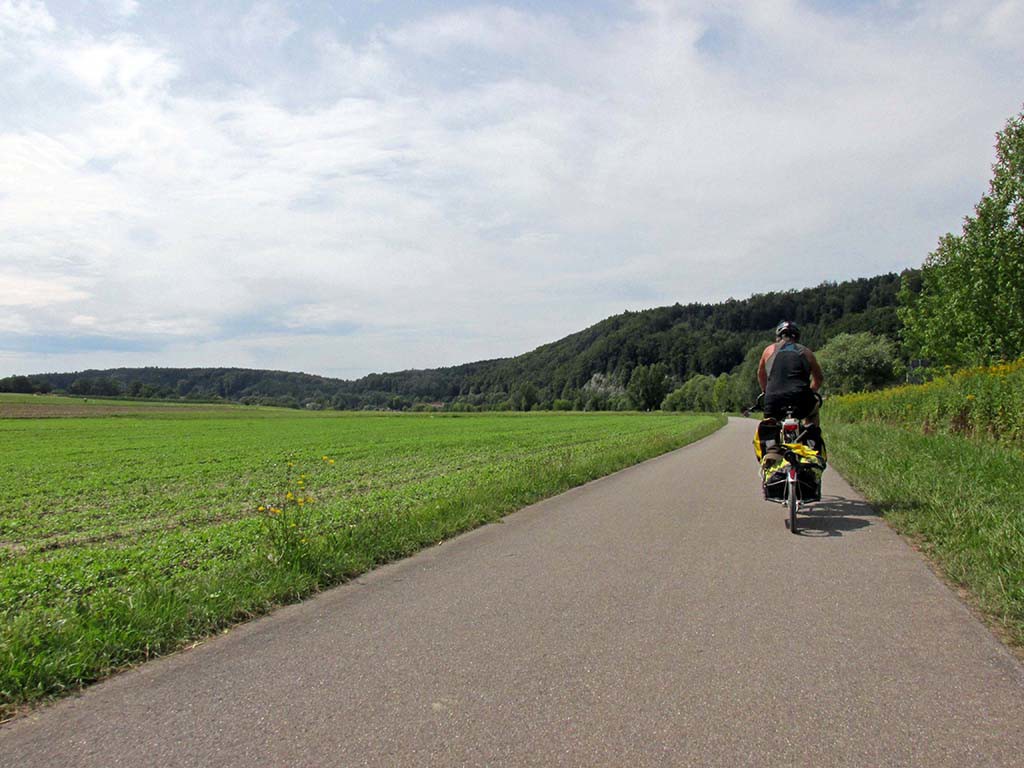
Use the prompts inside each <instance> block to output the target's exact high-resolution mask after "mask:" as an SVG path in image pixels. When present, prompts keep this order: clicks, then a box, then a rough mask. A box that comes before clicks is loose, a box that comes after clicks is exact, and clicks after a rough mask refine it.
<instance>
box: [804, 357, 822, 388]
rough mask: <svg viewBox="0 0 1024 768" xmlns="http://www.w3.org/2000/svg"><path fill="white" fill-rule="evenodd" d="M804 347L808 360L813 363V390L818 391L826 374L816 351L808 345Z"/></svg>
mask: <svg viewBox="0 0 1024 768" xmlns="http://www.w3.org/2000/svg"><path fill="white" fill-rule="evenodd" d="M804 349H805V352H806V353H807V362H809V363H810V364H811V390H812V391H814V392H817V391H818V390H819V389H821V385H822V384H823V383H824V382H825V374H824V372H823V371H822V370H821V365H820V364H819V363H818V358H816V357H815V356H814V353H813V352H811V350H809V349H807V348H806V347H805V348H804Z"/></svg>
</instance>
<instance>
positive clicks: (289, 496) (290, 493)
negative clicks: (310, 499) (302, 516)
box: [284, 491, 295, 499]
mask: <svg viewBox="0 0 1024 768" xmlns="http://www.w3.org/2000/svg"><path fill="white" fill-rule="evenodd" d="M284 497H285V498H286V499H294V498H295V496H294V494H292V492H291V491H288V493H286V494H285V496H284Z"/></svg>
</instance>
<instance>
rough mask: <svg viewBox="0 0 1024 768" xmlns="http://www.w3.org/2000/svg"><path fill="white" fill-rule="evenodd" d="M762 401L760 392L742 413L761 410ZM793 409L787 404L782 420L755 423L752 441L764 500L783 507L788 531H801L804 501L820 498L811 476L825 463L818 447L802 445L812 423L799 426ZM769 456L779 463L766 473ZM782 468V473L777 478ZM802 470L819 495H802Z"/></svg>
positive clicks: (818, 486) (806, 482)
mask: <svg viewBox="0 0 1024 768" xmlns="http://www.w3.org/2000/svg"><path fill="white" fill-rule="evenodd" d="M815 396H816V397H817V398H818V404H819V406H820V404H821V402H822V399H821V396H820V395H818V394H817V393H815ZM763 400H764V393H761V395H759V396H758V399H757V401H756V402H755V404H754V405H753V406H751V407H749V408H744V409H743V415H744V416H749V415H750V412H751V411H753V410H755V409H760V406H761V405H762V403H763ZM794 410H795V409H794V407H793V406H787V408H786V415H785V417H784V418H783V419H782V421H781V422H779V421H778V420H776V419H773V418H766V419H764V420H763V421H762V422H761V423H760V424H759V425H758V429H757V433H756V435H755V437H754V443H755V452H756V454H757V456H758V461H759V474H760V477H761V488H762V491H763V493H764V498H765V500H766V501H774V502H777V503H779V504H782V505H783V506H784V507H786V509H787V511H788V514H789V519H788V527H789V532H790V533H794V534H796V533H799V530H800V529H799V527H798V523H797V515H798V513H799V512H800V510H801V509H802V508H803V506H804V504H805V503H812V502H814V501H817V500H818V499H819V498H820V478H819V477H817V476H813V473H814V472H815V470H824V469H825V463H824V459H823V457H822V454H820V453H819V451H818V450H815V449H814V448H812V447H810V446H808V445H806V444H805V442H804V441H805V439H806V436H807V434H808V433H809V432H810V431H811V429H812V426H811V425H802V424H801V422H800V420H799V419H798V418H797V417H796V415H795V413H794ZM801 427H803V429H801ZM814 429H816V427H814ZM772 436H774V439H773V437H772ZM770 455H774V456H776V457H777V460H778V461H779V463H778V464H777V465H776V466H775V468H774V469H773V470H772V471H771V473H770V474H769V471H768V470H767V468H766V466H765V464H766V462H765V459H767V458H768V457H769V456H770ZM783 469H784V470H785V475H784V476H782V477H779V473H780V471H782V470H783ZM802 469H803V470H805V472H809V473H812V475H811V476H807V475H805V477H804V485H809V484H810V485H812V491H813V490H814V487H817V488H818V489H819V492H818V494H817V497H818V498H805V494H804V492H803V489H802V487H801V470H802ZM780 486H781V488H780Z"/></svg>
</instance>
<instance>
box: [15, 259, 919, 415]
mask: <svg viewBox="0 0 1024 768" xmlns="http://www.w3.org/2000/svg"><path fill="white" fill-rule="evenodd" d="M900 280H901V278H900V276H899V275H896V274H887V275H881V276H878V277H873V278H863V279H859V280H851V281H847V282H842V283H824V284H822V285H819V286H817V287H814V288H807V289H803V290H797V291H787V292H775V293H765V294H758V295H755V296H752V297H750V298H748V299H743V300H733V299H731V300H729V301H726V302H722V303H719V304H688V305H685V306H683V305H680V304H675V305H673V306H669V307H658V308H655V309H648V310H643V311H639V312H624V313H623V314H621V315H615V316H613V317H609V318H608V319H606V320H602V321H601V322H599V323H597V324H596V325H593V326H591V327H589V328H587V329H585V330H583V331H580V332H578V333H574V334H572V335H570V336H567V337H565V338H563V339H560V340H559V341H555V342H552V343H551V344H546V345H544V346H542V347H539V348H537V349H535V350H534V351H532V352H527V353H526V354H523V355H519V356H518V357H513V358H506V359H498V360H488V361H482V362H476V363H468V364H465V365H460V366H455V367H451V368H438V369H432V370H410V371H400V372H397V373H384V374H370V375H369V376H366V377H364V378H362V379H358V380H355V381H343V380H340V379H330V378H326V377H322V376H313V375H309V374H304V373H288V372H283V371H265V370H249V369H239V368H116V369H109V370H90V371H80V372H76V373H49V374H39V375H35V376H29V377H23V376H17V377H9V378H7V379H2V380H0V391H4V390H6V391H51V390H61V391H66V392H69V393H73V394H83V395H97V396H99V395H127V396H135V397H187V398H203V399H206V398H224V399H228V400H235V401H240V402H246V403H273V404H280V405H290V406H308V407H325V408H332V407H333V408H361V407H390V408H409V407H413V406H415V405H417V404H424V403H445V404H447V405H449V406H450V407H463V408H477V407H483V408H496V407H498V408H500V407H519V408H529V407H531V406H532V405H537V406H541V407H551V406H552V405H556V407H577V408H578V407H585V406H587V405H588V404H589V406H590V407H601V406H602V405H604V406H605V407H607V403H608V400H609V397H611V398H612V399H614V397H615V394H616V393H621V392H622V391H623V388H624V387H625V385H626V384H627V383H628V381H629V379H630V376H631V374H632V373H633V371H634V369H635V368H637V367H638V366H649V365H653V364H656V363H662V364H664V365H665V366H666V367H667V369H668V373H669V375H670V376H671V377H672V378H673V379H674V380H675V381H676V382H677V383H680V384H681V383H683V382H685V381H686V380H687V379H690V378H691V377H693V376H695V375H698V374H704V375H710V376H717V375H719V374H722V373H729V372H731V371H734V370H735V369H737V368H738V367H739V366H741V365H743V364H744V360H745V359H746V360H747V367H749V364H750V360H749V359H750V357H751V355H752V354H753V352H752V350H754V349H755V348H760V347H763V345H764V344H765V343H767V342H768V341H769V340H770V339H771V337H772V330H773V329H774V327H775V325H776V323H777V322H778V321H779V320H781V319H784V318H785V319H790V320H795V321H796V322H797V323H799V324H800V325H801V327H802V328H803V333H804V335H803V341H805V342H806V343H807V344H808V345H809V346H811V347H814V348H817V347H820V346H822V345H824V344H825V343H826V342H827V341H828V340H829V339H831V338H833V337H834V336H836V335H837V334H840V333H857V332H861V331H870V332H872V333H875V334H879V335H885V336H889V337H890V338H893V339H895V337H896V334H897V331H898V329H899V321H898V319H897V316H896V306H897V294H898V292H899V288H900ZM602 393H603V394H602Z"/></svg>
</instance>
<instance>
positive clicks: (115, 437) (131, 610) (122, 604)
mask: <svg viewBox="0 0 1024 768" xmlns="http://www.w3.org/2000/svg"><path fill="white" fill-rule="evenodd" d="M33 410H34V411H35V414H36V416H37V417H33V414H32V411H33ZM723 421H724V420H723V419H722V418H721V417H718V416H708V415H699V416H689V415H688V416H680V415H677V414H660V413H659V414H609V413H604V414H580V413H570V414H472V415H470V414H466V415H462V414H423V415H418V414H416V415H413V414H352V413H335V412H330V413H306V412H297V411H289V410H281V409H258V408H245V407H235V406H218V405H214V406H209V405H198V406H186V405H159V404H148V403H137V402H130V401H129V402H124V403H118V402H114V401H96V402H90V403H85V402H82V401H77V400H71V399H66V398H53V397H41V398H40V397H36V398H32V397H31V396H28V397H21V396H0V440H2V441H3V444H4V451H3V452H2V454H0V499H2V501H0V617H2V619H3V621H2V629H0V707H3V708H4V710H6V711H10V710H11V709H13V707H15V706H16V705H18V704H20V703H24V702H27V701H31V700H34V699H38V698H40V697H45V696H49V695H53V694H55V693H59V692H61V691H63V690H67V689H73V688H76V687H79V686H81V685H82V684H84V683H87V682H89V681H91V680H95V679H97V678H98V677H100V676H102V675H103V674H105V673H107V672H108V671H110V670H111V669H115V668H117V667H120V666H123V665H125V664H129V663H133V662H135V661H138V660H141V659H144V658H147V657H148V656H151V655H153V654H157V653H163V652H166V651H168V650H171V649H174V648H177V647H180V646H181V645H182V644H183V643H185V642H187V641H189V640H191V639H194V638H197V637H201V636H203V635H205V634H208V633H210V632H212V631H215V630H216V629H218V628H219V627H222V626H225V625H227V624H230V623H232V622H235V621H238V620H242V619H244V618H246V617H249V616H252V615H255V614H258V613H260V612H263V611H266V610H267V609H269V608H270V607H272V606H273V605H276V604H280V603H281V602H285V601H288V600H294V599H297V598H298V597H301V596H303V595H306V594H309V593H311V592H313V591H315V590H317V589H320V588H323V587H324V586H327V585H330V584H333V583H337V582H338V581H340V580H343V579H345V578H347V577H350V576H352V575H355V574H358V573H360V572H362V571H365V570H366V569H368V568H370V567H373V565H375V564H377V563H380V562H385V561H387V560H390V559H394V558H396V557H401V556H403V555H406V554H409V553H410V552H413V551H415V550H416V549H418V548H420V547H422V546H425V545H427V544H429V543H432V542H435V541H438V540H440V539H443V538H445V537H447V536H451V535H453V534H455V533H457V532H459V531H462V530H466V529H468V528H471V527H473V526H475V525H479V524H481V523H483V522H486V521H489V520H493V519H496V518H497V517H498V516H500V515H501V514H504V513H507V512H508V511H511V510H513V509H516V508H518V507H520V506H523V505H525V504H528V503H530V502H532V501H535V500H537V499H539V498H542V497H544V496H547V495H551V494H553V493H557V492H559V491H562V490H564V489H566V488H569V487H572V486H573V485H578V484H580V483H582V482H585V481H587V480H589V479H592V478H595V477H598V476H601V475H603V474H607V473H608V472H612V471H614V470H616V469H619V468H621V467H624V466H628V465H630V464H633V463H635V462H637V461H640V460H643V459H645V458H649V457H651V456H654V455H657V454H659V453H663V452H664V451H667V450H670V449H672V448H675V447H678V446H680V445H683V444H685V443H687V442H690V441H692V440H694V439H697V438H699V437H702V436H704V435H706V434H709V433H710V432H712V431H714V429H716V428H717V427H718V426H720V425H721V424H722V423H723Z"/></svg>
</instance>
